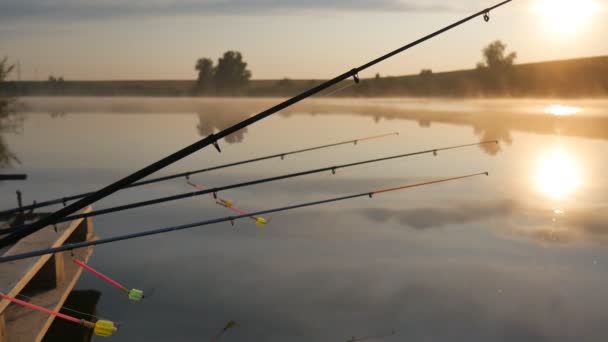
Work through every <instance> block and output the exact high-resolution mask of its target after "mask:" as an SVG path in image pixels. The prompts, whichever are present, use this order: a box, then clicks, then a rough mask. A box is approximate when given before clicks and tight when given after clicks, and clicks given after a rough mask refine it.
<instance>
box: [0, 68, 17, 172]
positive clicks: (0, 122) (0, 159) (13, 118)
mask: <svg viewBox="0 0 608 342" xmlns="http://www.w3.org/2000/svg"><path fill="white" fill-rule="evenodd" d="M13 69H14V65H9V64H8V62H7V58H6V57H5V58H3V59H1V60H0V168H6V167H10V166H12V164H13V162H19V159H17V156H15V154H13V153H12V152H11V151H10V149H9V148H8V146H7V145H6V143H5V142H4V139H3V138H2V133H5V132H14V131H16V130H17V129H19V127H21V124H22V120H21V118H20V117H18V116H17V115H16V114H15V113H14V111H13V110H12V109H11V106H12V104H13V102H14V101H13V99H12V98H10V97H8V96H5V95H4V92H3V85H4V84H3V83H4V81H5V80H6V77H7V76H8V75H9V74H10V73H11V71H13Z"/></svg>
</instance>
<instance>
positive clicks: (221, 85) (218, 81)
mask: <svg viewBox="0 0 608 342" xmlns="http://www.w3.org/2000/svg"><path fill="white" fill-rule="evenodd" d="M250 78H251V71H249V70H247V63H245V62H244V61H243V56H242V55H241V53H240V52H238V51H226V52H225V53H224V56H223V57H221V58H220V59H218V61H217V67H216V68H215V75H214V78H213V79H214V84H215V86H216V87H217V88H218V90H220V91H224V92H225V91H235V90H237V89H239V88H242V87H243V86H245V85H247V83H248V82H249V79H250Z"/></svg>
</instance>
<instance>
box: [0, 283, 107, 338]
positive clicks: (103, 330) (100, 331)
mask: <svg viewBox="0 0 608 342" xmlns="http://www.w3.org/2000/svg"><path fill="white" fill-rule="evenodd" d="M0 299H5V300H8V301H9V302H13V303H15V304H17V305H21V306H23V307H26V308H28V309H32V310H36V311H39V312H43V313H46V314H49V315H52V316H55V317H58V318H61V319H63V320H66V321H69V322H72V323H76V324H78V325H82V326H83V327H85V328H89V329H92V330H93V333H94V334H95V335H97V336H102V337H109V336H112V335H113V334H114V333H115V332H116V331H117V330H118V328H117V327H116V324H115V323H114V322H112V321H108V320H103V319H99V320H97V321H96V322H90V321H87V320H85V319H78V318H76V317H72V316H69V315H66V314H63V313H61V312H57V311H53V310H49V309H47V308H45V307H42V306H39V305H35V304H32V303H29V302H26V301H23V300H20V299H17V298H14V297H10V296H7V295H5V294H4V293H1V292H0Z"/></svg>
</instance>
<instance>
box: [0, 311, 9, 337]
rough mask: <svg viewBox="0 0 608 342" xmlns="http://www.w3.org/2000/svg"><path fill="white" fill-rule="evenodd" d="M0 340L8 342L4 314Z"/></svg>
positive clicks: (0, 318)
mask: <svg viewBox="0 0 608 342" xmlns="http://www.w3.org/2000/svg"><path fill="white" fill-rule="evenodd" d="M0 342H8V337H7V333H6V323H5V321H4V315H2V314H0Z"/></svg>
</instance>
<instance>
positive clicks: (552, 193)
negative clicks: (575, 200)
mask: <svg viewBox="0 0 608 342" xmlns="http://www.w3.org/2000/svg"><path fill="white" fill-rule="evenodd" d="M581 183H582V177H581V170H580V163H579V162H578V161H577V160H576V159H575V158H574V157H573V156H572V154H571V153H570V152H569V151H567V150H566V149H565V148H563V147H562V146H556V147H554V148H553V149H552V150H550V151H547V152H546V153H544V154H543V155H542V156H541V157H540V158H539V159H538V161H537V165H536V171H535V184H536V188H537V190H538V191H540V192H541V193H542V194H543V195H545V196H547V197H548V198H549V199H552V200H559V199H563V198H565V197H567V196H570V195H572V193H574V191H576V190H577V189H578V188H579V187H580V186H581Z"/></svg>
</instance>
